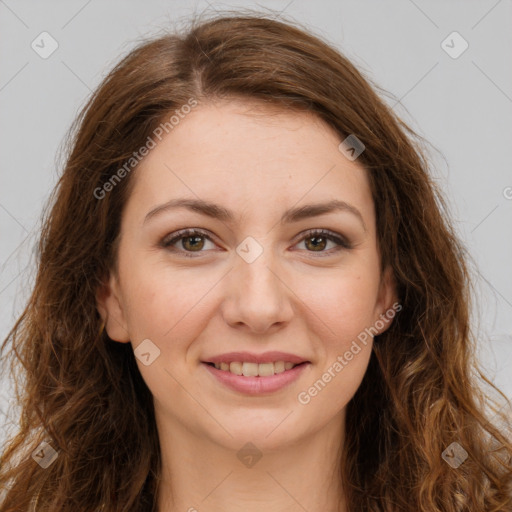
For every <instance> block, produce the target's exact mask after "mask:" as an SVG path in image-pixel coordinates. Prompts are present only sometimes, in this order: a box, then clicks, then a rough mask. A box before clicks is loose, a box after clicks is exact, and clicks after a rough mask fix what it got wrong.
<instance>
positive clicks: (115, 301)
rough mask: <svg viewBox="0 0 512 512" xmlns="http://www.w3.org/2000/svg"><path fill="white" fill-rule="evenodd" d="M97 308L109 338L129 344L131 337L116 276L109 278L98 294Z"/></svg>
mask: <svg viewBox="0 0 512 512" xmlns="http://www.w3.org/2000/svg"><path fill="white" fill-rule="evenodd" d="M96 307H97V309H98V312H99V314H100V316H101V318H102V320H103V322H104V323H105V330H106V331H107V334H108V337H109V338H110V339H112V340H114V341H118V342H120V343H127V342H129V341H130V336H129V333H128V328H127V324H126V321H125V315H124V311H123V304H122V300H121V296H120V293H119V289H118V281H117V279H116V277H115V276H113V275H111V276H109V278H108V280H107V281H105V282H104V283H103V284H102V285H101V286H100V288H99V289H98V291H97V292H96Z"/></svg>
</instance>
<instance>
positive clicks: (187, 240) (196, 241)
mask: <svg viewBox="0 0 512 512" xmlns="http://www.w3.org/2000/svg"><path fill="white" fill-rule="evenodd" d="M203 238H204V237H203V236H197V235H195V236H186V237H183V238H181V240H182V242H181V245H182V246H183V248H184V249H186V250H187V251H200V250H201V249H202V248H203V247H204V240H202V239H203Z"/></svg>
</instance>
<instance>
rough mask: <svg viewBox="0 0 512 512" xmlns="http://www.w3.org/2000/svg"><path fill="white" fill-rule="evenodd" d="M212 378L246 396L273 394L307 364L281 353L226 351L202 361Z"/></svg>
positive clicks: (290, 355) (299, 372)
mask: <svg viewBox="0 0 512 512" xmlns="http://www.w3.org/2000/svg"><path fill="white" fill-rule="evenodd" d="M202 363H203V364H204V365H205V368H206V369H208V370H209V373H211V374H212V375H213V376H214V377H216V378H217V379H218V380H220V382H222V383H223V384H225V385H227V386H228V387H230V388H232V389H234V390H236V391H239V392H242V393H248V394H260V393H271V392H275V391H277V390H279V389H281V388H282V387H284V386H286V385H288V384H290V383H291V382H293V381H294V380H296V379H297V378H298V377H299V376H300V374H302V370H303V369H304V368H305V367H306V366H308V363H309V361H307V360H305V359H304V358H302V357H300V356H297V355H296V354H289V353H285V352H265V353H262V354H254V353H249V352H230V353H228V354H221V355H218V356H213V357H209V358H208V360H205V361H202Z"/></svg>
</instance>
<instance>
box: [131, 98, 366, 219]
mask: <svg viewBox="0 0 512 512" xmlns="http://www.w3.org/2000/svg"><path fill="white" fill-rule="evenodd" d="M340 142H341V138H340V136H339V135H338V134H337V133H336V132H335V131H334V130H333V129H332V128H331V127H330V126H328V125H327V124H326V123H325V122H324V121H322V120H321V119H320V118H318V117H317V116H315V115H313V114H311V113H308V112H298V111H295V110H285V109H284V108H282V107H281V108H277V107H275V106H267V105H264V104H262V102H259V101H245V100H230V101H226V100H224V101H216V102H208V103H205V104H200V105H199V106H197V107H196V108H195V109H193V110H192V111H191V112H190V113H189V114H187V115H185V116H184V117H183V118H182V119H181V120H180V122H179V123H178V124H177V125H174V126H173V128H172V129H170V130H169V133H167V134H166V135H164V136H163V137H162V140H161V141H159V142H158V143H157V144H156V146H155V147H154V149H152V150H151V151H150V152H149V154H148V155H147V156H146V157H145V158H144V160H143V161H142V162H141V164H140V165H139V167H138V168H137V170H136V172H135V176H134V178H135V184H134V189H133V193H132V195H133V196H134V197H133V201H135V202H137V203H144V204H145V206H148V205H149V204H150V203H151V204H156V203H158V202H163V201H168V200H170V199H173V198H176V197H184V196H185V197H196V198H201V199H205V200H211V201H215V202H217V203H219V202H221V203H223V204H226V205H229V208H230V209H233V210H235V211H236V210H238V211H247V210H248V209H256V210H258V211H260V212H261V211H262V210H264V209H265V207H266V210H267V211H268V210H269V209H271V210H281V209H282V210H284V209H287V208H289V207H290V206H292V205H294V204H297V203H298V202H300V201H304V202H318V201H322V200H324V201H325V200H331V199H340V200H345V201H347V202H349V201H350V202H351V203H356V205H357V207H358V208H360V209H362V210H366V215H368V216H371V215H372V213H373V204H372V199H371V193H370V189H369V184H368V178H367V175H366V170H365V169H364V168H363V167H362V166H361V165H359V164H358V163H357V161H350V160H348V159H347V158H346V157H345V156H344V155H343V154H342V153H341V152H340V151H339V149H338V146H339V144H340Z"/></svg>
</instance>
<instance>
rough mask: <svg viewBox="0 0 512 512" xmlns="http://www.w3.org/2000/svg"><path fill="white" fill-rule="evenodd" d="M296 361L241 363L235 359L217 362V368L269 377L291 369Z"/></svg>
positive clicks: (238, 373) (249, 375)
mask: <svg viewBox="0 0 512 512" xmlns="http://www.w3.org/2000/svg"><path fill="white" fill-rule="evenodd" d="M294 366H295V364H294V363H289V362H285V361H276V362H275V363H259V364H258V363H241V362H239V361H233V362H232V363H215V368H217V370H224V371H229V372H231V373H234V374H236V375H243V376H244V377H258V376H259V377H268V376H270V375H274V374H276V373H282V372H284V371H285V370H291V369H292V368H293V367H294Z"/></svg>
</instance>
